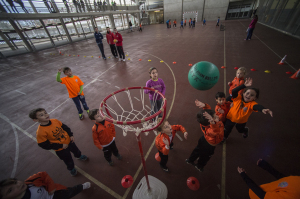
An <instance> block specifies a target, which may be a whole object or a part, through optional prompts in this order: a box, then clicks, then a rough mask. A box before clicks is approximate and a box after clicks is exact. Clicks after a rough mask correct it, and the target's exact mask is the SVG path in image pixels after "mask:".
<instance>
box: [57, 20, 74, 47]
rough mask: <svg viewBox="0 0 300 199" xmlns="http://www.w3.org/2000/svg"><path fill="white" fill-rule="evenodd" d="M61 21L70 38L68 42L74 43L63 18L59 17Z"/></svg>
mask: <svg viewBox="0 0 300 199" xmlns="http://www.w3.org/2000/svg"><path fill="white" fill-rule="evenodd" d="M59 20H60V23H61V25H62V27H63V29H64V30H65V33H66V35H67V37H68V40H69V41H70V42H73V41H72V38H71V36H70V34H69V31H68V29H67V26H66V24H65V22H64V20H63V19H62V17H59Z"/></svg>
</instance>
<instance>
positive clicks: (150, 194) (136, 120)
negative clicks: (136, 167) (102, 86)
mask: <svg viewBox="0 0 300 199" xmlns="http://www.w3.org/2000/svg"><path fill="white" fill-rule="evenodd" d="M145 91H146V92H152V94H153V104H156V102H157V101H158V100H161V99H162V103H161V107H160V108H159V110H156V111H155V106H151V105H150V106H151V108H150V107H149V106H148V105H147V104H145ZM136 96H139V98H137V97H136ZM118 99H122V101H121V100H118ZM126 101H127V102H126ZM137 101H138V102H139V103H134V102H137ZM103 109H104V110H103ZM166 109H167V100H166V98H165V96H164V95H163V94H162V93H161V92H159V91H157V90H155V89H153V88H148V87H130V88H123V89H120V90H118V91H115V92H113V93H111V94H110V95H108V96H107V97H106V98H104V100H103V101H102V102H101V104H100V108H99V112H100V114H101V115H102V116H103V118H104V119H105V120H106V121H109V122H111V123H113V124H115V125H116V126H118V127H119V128H121V129H122V130H123V135H124V136H126V135H127V133H128V132H133V133H135V135H136V137H137V141H138V145H139V149H140V154H141V160H142V164H143V169H144V174H145V177H144V178H143V179H142V180H141V181H140V183H139V184H138V186H137V188H136V190H135V191H134V194H133V199H150V198H161V199H166V198H167V194H168V190H167V187H166V186H165V185H164V184H163V183H162V182H161V181H160V180H158V179H157V178H154V177H153V176H149V178H148V174H147V169H146V163H145V159H144V155H143V149H142V143H141V136H140V134H141V133H145V135H148V133H149V131H151V130H154V129H155V128H157V127H158V126H159V125H160V124H161V123H162V122H163V120H164V119H165V117H166ZM159 117H161V118H162V120H161V121H160V122H159V123H158V122H157V120H158V118H159ZM149 180H150V181H149ZM146 184H147V186H146Z"/></svg>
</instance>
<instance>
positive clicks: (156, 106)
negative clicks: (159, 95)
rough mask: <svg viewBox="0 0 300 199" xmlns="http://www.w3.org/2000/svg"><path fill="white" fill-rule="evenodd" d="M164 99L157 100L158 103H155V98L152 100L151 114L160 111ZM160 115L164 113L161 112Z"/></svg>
mask: <svg viewBox="0 0 300 199" xmlns="http://www.w3.org/2000/svg"><path fill="white" fill-rule="evenodd" d="M155 97H156V96H153V98H154V99H155ZM162 101H163V99H159V100H156V103H154V101H153V100H150V104H151V115H154V114H155V113H156V112H158V111H159V110H160V108H161V104H162ZM160 116H162V114H160Z"/></svg>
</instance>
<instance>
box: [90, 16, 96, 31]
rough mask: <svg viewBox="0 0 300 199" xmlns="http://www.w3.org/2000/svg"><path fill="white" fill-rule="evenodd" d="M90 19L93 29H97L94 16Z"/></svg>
mask: <svg viewBox="0 0 300 199" xmlns="http://www.w3.org/2000/svg"><path fill="white" fill-rule="evenodd" d="M90 17H91V23H92V26H93V29H95V27H97V26H96V25H95V21H94V16H90Z"/></svg>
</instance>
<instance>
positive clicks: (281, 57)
mask: <svg viewBox="0 0 300 199" xmlns="http://www.w3.org/2000/svg"><path fill="white" fill-rule="evenodd" d="M239 22H240V21H239ZM240 24H242V22H240ZM242 26H244V27H245V28H246V26H245V25H244V24H242ZM253 35H254V36H255V37H256V38H257V39H258V40H259V41H260V42H261V43H263V44H264V45H265V46H266V47H267V48H269V50H271V51H272V52H273V53H274V54H275V55H277V57H279V58H280V60H282V59H283V57H281V56H280V55H278V54H277V53H276V52H275V51H274V50H273V49H272V48H271V47H269V46H268V45H267V44H266V43H265V42H263V41H262V40H260V38H259V37H258V36H257V35H256V34H253ZM285 63H286V64H287V65H289V66H290V67H291V68H292V69H294V70H295V71H297V70H296V68H294V67H293V66H292V65H291V64H289V63H288V62H287V61H285Z"/></svg>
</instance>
